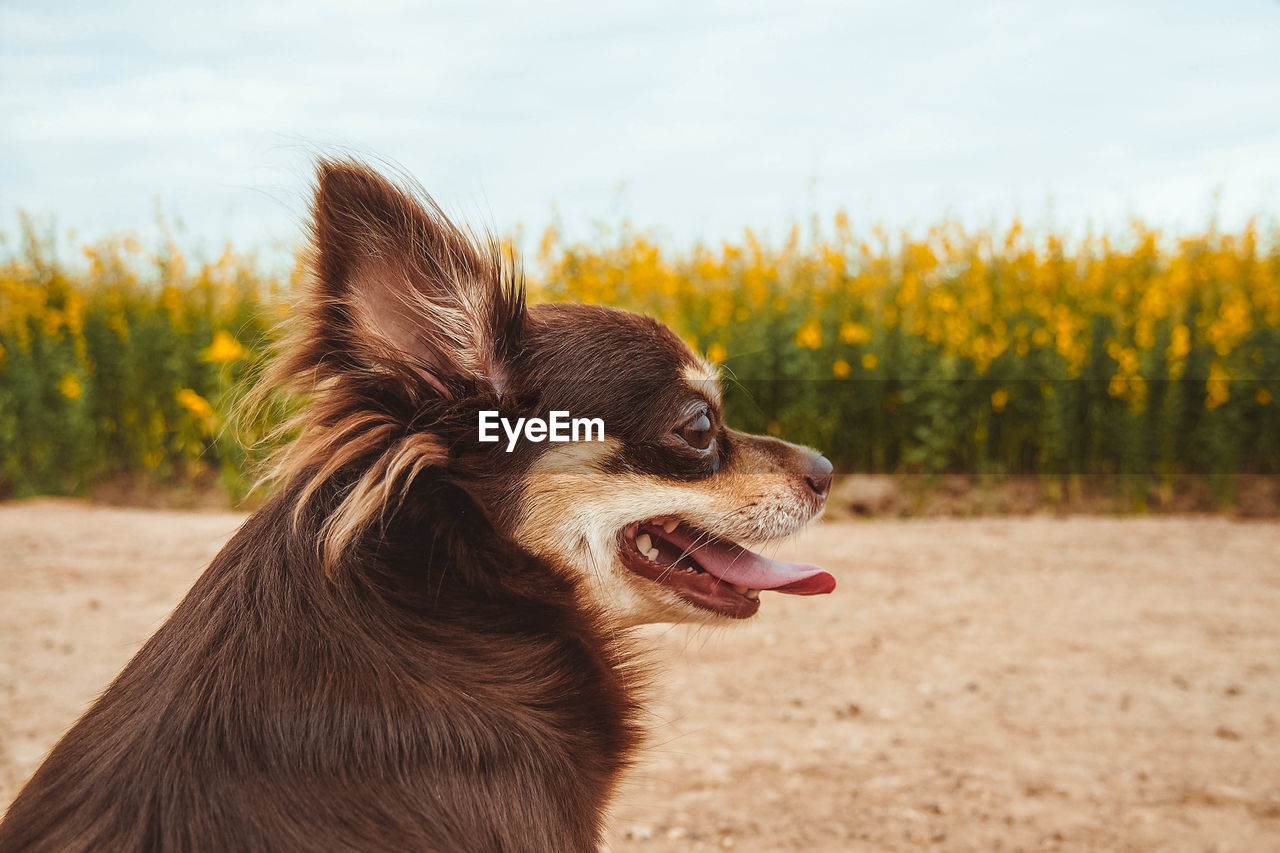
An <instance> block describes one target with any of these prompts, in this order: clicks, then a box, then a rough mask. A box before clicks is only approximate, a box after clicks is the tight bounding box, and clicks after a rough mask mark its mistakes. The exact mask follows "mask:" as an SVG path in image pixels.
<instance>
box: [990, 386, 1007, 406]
mask: <svg viewBox="0 0 1280 853" xmlns="http://www.w3.org/2000/svg"><path fill="white" fill-rule="evenodd" d="M1007 405H1009V392H1008V391H1006V390H1004V389H1003V388H997V389H996V390H994V391H992V392H991V409H992V410H993V411H996V412H1003V411H1004V407H1005V406H1007Z"/></svg>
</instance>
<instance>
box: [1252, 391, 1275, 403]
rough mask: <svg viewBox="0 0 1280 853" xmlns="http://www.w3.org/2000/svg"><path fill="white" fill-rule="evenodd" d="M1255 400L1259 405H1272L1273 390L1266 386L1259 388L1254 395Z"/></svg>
mask: <svg viewBox="0 0 1280 853" xmlns="http://www.w3.org/2000/svg"><path fill="white" fill-rule="evenodd" d="M1253 399H1254V402H1256V403H1257V404H1258V405H1259V406H1269V405H1271V392H1270V391H1268V390H1267V389H1266V388H1259V389H1258V391H1257V393H1255V394H1254V395H1253Z"/></svg>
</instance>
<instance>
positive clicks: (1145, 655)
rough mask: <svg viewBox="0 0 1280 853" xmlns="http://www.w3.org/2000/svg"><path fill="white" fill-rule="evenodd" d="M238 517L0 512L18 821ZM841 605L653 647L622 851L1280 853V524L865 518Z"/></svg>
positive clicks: (2, 792)
mask: <svg viewBox="0 0 1280 853" xmlns="http://www.w3.org/2000/svg"><path fill="white" fill-rule="evenodd" d="M241 518H242V517H241V516H237V515H233V514H209V513H180V512H157V511H141V510H120V509H106V508H97V507H87V506H83V505H80V504H75V503H68V502H52V501H41V502H33V503H25V504H10V505H6V506H0V640H2V642H0V801H4V802H7V801H8V800H9V799H10V798H11V797H12V796H13V795H14V793H15V792H16V790H17V788H18V786H19V785H21V783H22V782H23V780H24V779H25V778H26V777H27V776H28V775H29V774H30V773H31V771H32V770H33V769H34V768H35V766H36V765H37V763H38V762H39V761H40V759H41V756H42V755H43V754H44V752H45V751H46V750H47V749H48V748H49V746H50V745H51V744H52V743H53V741H54V740H55V739H56V738H57V737H58V735H59V734H60V733H61V732H62V731H63V730H64V729H65V728H66V727H67V726H68V725H70V724H71V723H72V722H73V721H74V719H75V718H76V716H77V715H78V714H79V713H80V712H81V711H82V710H83V709H84V708H85V707H86V705H87V703H89V702H90V701H92V699H93V697H94V696H95V695H96V694H97V693H98V692H99V691H100V690H101V689H102V688H103V687H104V686H105V685H106V684H107V682H108V681H109V680H110V679H111V677H112V676H113V675H114V674H115V672H116V671H117V670H118V669H119V668H120V667H121V666H122V665H123V664H124V663H125V661H126V660H127V659H128V658H129V656H130V655H132V654H133V652H134V650H135V649H136V648H137V647H138V645H139V644H141V642H142V641H143V640H144V639H145V638H146V637H147V635H148V634H149V633H150V632H151V631H152V630H153V629H154V628H155V627H156V626H157V625H158V624H159V623H160V622H161V621H162V620H163V619H164V617H165V615H166V614H167V613H168V611H169V610H170V609H171V608H172V607H173V606H174V604H175V603H176V602H177V601H178V599H179V598H180V597H181V596H182V595H183V593H184V592H185V591H186V589H187V587H188V586H189V585H190V584H191V582H192V580H193V579H194V578H195V576H196V575H197V574H198V573H199V571H200V570H201V568H202V567H203V566H204V564H205V563H206V562H207V561H208V559H209V558H210V556H212V554H213V553H214V552H215V551H216V550H217V548H218V546H219V545H220V543H221V542H222V541H223V540H224V539H225V538H226V537H227V535H228V534H230V533H231V531H232V530H233V529H234V528H235V527H236V526H237V525H238V524H239V522H240V520H241ZM788 551H789V552H792V553H795V554H798V555H802V556H803V557H804V558H806V559H809V560H813V561H816V562H821V563H823V564H824V565H826V566H827V567H829V568H830V569H832V570H833V571H834V572H835V573H836V574H837V576H838V578H839V581H840V588H839V589H838V590H837V591H836V593H835V594H834V595H831V596H828V597H825V598H790V597H783V596H777V595H771V594H768V595H766V601H765V603H764V607H763V608H762V612H761V615H760V616H759V617H757V619H756V620H755V621H754V623H753V624H750V625H747V626H743V627H742V628H740V629H735V630H724V631H716V632H707V631H701V632H698V631H686V630H682V629H671V628H653V629H649V630H647V631H646V637H647V638H648V639H649V640H651V641H652V643H653V646H654V654H653V657H654V658H655V660H656V663H657V667H658V671H659V672H661V673H662V678H661V679H660V684H659V687H658V690H657V695H656V696H655V698H654V700H653V701H652V703H651V705H650V714H651V717H652V729H653V734H652V738H651V742H650V745H649V747H648V748H647V750H646V751H645V753H644V755H643V757H642V760H641V763H640V766H639V767H638V768H637V769H636V771H635V772H634V773H633V774H632V776H631V778H630V780H629V782H628V783H627V785H626V786H625V788H624V789H623V790H622V791H621V795H620V797H619V798H618V802H617V805H616V808H615V815H616V817H615V820H614V824H613V829H612V831H611V833H610V841H611V845H612V848H613V849H614V850H615V851H650V850H686V849H691V850H699V849H701V850H715V849H729V848H732V849H735V850H751V851H781V850H797V851H800V850H803V851H837V850H840V851H843V850H895V849H901V850H906V849H914V848H917V847H933V848H934V849H942V850H975V851H977V850H981V851H986V850H1010V851H1012V850H1028V851H1030V850H1134V851H1138V850H1141V851H1151V850H1179V851H1181V850H1186V851H1197V853H1201V851H1261V850H1280V525H1276V524H1268V523H1256V522H1255V523H1240V522H1232V521H1228V520H1223V519H1211V518H1195V519H1189V518H1160V519H1130V520H1115V519H1100V518H1077V519H1067V520H1054V519H1048V518H1023V519H988V520H977V521H961V520H929V521H865V522H842V523H828V524H823V525H819V526H817V527H816V528H814V529H813V530H812V531H810V532H809V533H807V534H806V535H805V537H803V538H802V539H800V540H799V541H797V542H796V543H794V544H793V545H791V546H790V547H789V548H788Z"/></svg>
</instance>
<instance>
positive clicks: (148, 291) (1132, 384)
mask: <svg viewBox="0 0 1280 853" xmlns="http://www.w3.org/2000/svg"><path fill="white" fill-rule="evenodd" d="M263 270H264V265H262V264H259V263H257V262H256V261H255V260H254V258H253V256H251V255H241V254H237V253H235V252H233V251H231V250H228V251H226V252H225V253H223V254H222V255H221V256H220V257H218V258H216V259H209V260H204V261H193V260H191V259H188V258H186V257H184V255H183V253H182V251H181V250H180V249H179V248H178V247H177V246H175V245H173V244H171V243H170V244H166V245H162V246H160V247H159V248H158V249H145V248H144V247H142V246H140V245H139V244H138V243H137V242H136V241H134V240H132V239H129V238H113V239H108V240H105V241H103V242H100V243H96V244H93V245H89V246H82V247H75V248H74V250H67V249H66V247H65V246H64V247H61V249H60V248H59V247H58V246H57V245H56V243H55V241H54V240H52V239H51V238H48V237H47V236H42V235H41V234H39V233H38V230H37V229H34V228H31V227H25V228H24V230H23V233H21V234H20V235H17V239H16V240H14V239H11V240H10V241H9V242H7V243H5V244H4V245H3V246H0V494H6V493H7V494H17V495H26V494H35V493H67V492H71V493H75V492H82V491H85V490H87V489H89V488H90V487H92V486H93V485H94V484H96V483H99V482H101V481H103V480H106V479H110V478H113V477H118V476H121V475H124V476H134V477H136V476H144V477H147V478H151V479H154V480H156V481H161V482H172V481H192V482H196V481H208V480H209V479H210V478H211V477H212V476H213V475H215V474H216V475H217V476H219V477H220V478H221V480H222V482H223V484H224V485H225V486H226V488H227V489H228V491H229V492H230V493H231V495H232V496H233V497H235V496H239V495H240V494H241V493H242V492H243V490H244V488H245V486H246V483H247V482H248V477H249V475H248V473H247V468H248V466H249V459H248V458H247V456H246V454H245V453H244V452H243V451H242V450H241V449H240V447H241V441H242V440H243V439H244V438H245V436H243V435H241V436H237V435H234V434H232V433H231V431H230V430H228V429H227V428H226V427H227V422H228V416H229V414H230V412H231V410H232V408H233V406H234V403H235V402H236V400H237V399H238V398H239V396H240V394H241V393H242V391H243V388H244V384H245V382H246V380H247V379H248V378H250V377H251V376H252V375H253V374H254V373H255V371H256V368H258V367H260V366H261V364H262V362H263V361H264V360H265V359H266V358H268V357H269V350H270V345H271V342H272V334H273V333H272V329H273V327H274V326H275V325H276V324H277V323H278V322H280V321H282V320H284V319H286V318H287V316H288V307H287V306H288V300H289V294H290V291H291V289H292V286H293V284H295V283H296V281H297V278H298V276H299V275H300V273H299V272H297V271H295V272H294V273H292V274H290V275H288V276H273V275H270V274H268V273H266V272H264V271H263ZM526 272H527V274H528V278H529V281H530V297H531V300H533V301H538V300H576V301H584V302H598V303H606V304H611V305H618V306H621V307H626V308H631V309H634V310H639V311H643V312H646V313H650V314H653V315H655V316H657V317H659V318H661V319H663V320H665V321H666V322H668V323H670V324H671V325H672V326H673V327H675V328H676V329H677V330H678V331H679V332H680V333H681V334H682V335H684V336H685V337H686V339H687V340H689V341H690V343H692V344H693V345H694V346H695V347H697V348H698V349H699V350H701V351H702V352H704V353H705V354H706V355H707V357H708V358H710V359H711V360H712V361H715V362H719V363H721V364H723V366H724V368H725V376H726V379H727V380H728V382H727V385H728V388H727V395H728V396H727V402H726V405H727V407H728V409H729V419H730V421H731V422H733V423H735V424H736V425H738V426H741V427H743V428H747V429H752V430H756V431H761V432H771V433H776V434H780V435H784V436H786V437H788V438H789V439H792V440H795V441H801V442H806V443H809V444H813V445H815V446H818V447H821V448H823V449H824V450H825V451H826V452H827V453H828V455H829V456H830V457H831V458H832V459H833V461H835V462H836V464H837V466H838V468H841V469H843V470H846V471H854V470H857V471H885V472H912V473H943V472H957V471H958V472H965V473H979V474H1021V473H1035V474H1045V475H1061V476H1064V477H1071V476H1075V475H1088V474H1120V475H1131V476H1130V478H1129V481H1131V482H1141V483H1147V484H1149V483H1161V482H1166V483H1167V482H1171V481H1172V478H1174V477H1178V476H1183V475H1187V474H1206V475H1212V474H1229V473H1237V472H1253V473H1264V474H1275V473H1280V399H1278V398H1280V231H1275V230H1273V231H1271V232H1267V233H1259V231H1258V229H1257V228H1255V227H1254V226H1249V227H1247V228H1245V229H1244V230H1242V231H1239V232H1236V233H1222V232H1220V231H1218V230H1216V229H1210V230H1208V231H1206V232H1205V233H1202V234H1199V235H1194V236H1183V237H1179V238H1176V239H1175V238H1166V237H1162V236H1161V235H1160V234H1158V233H1156V232H1154V231H1151V230H1149V229H1147V228H1146V227H1144V226H1142V225H1141V224H1137V223H1135V224H1134V225H1133V226H1132V227H1131V228H1130V229H1129V230H1127V231H1126V232H1124V233H1119V234H1111V235H1093V236H1089V237H1085V238H1081V239H1078V240H1067V239H1066V238H1064V237H1062V236H1059V235H1055V234H1032V233H1028V232H1026V231H1024V229H1023V228H1022V227H1021V226H1020V225H1018V224H1016V223H1015V224H1014V226H1013V227H1012V228H1010V229H1009V230H1008V231H1007V232H1005V233H992V232H990V231H971V230H965V229H964V228H962V227H960V226H958V225H954V224H944V225H940V226H938V227H935V228H933V229H931V230H929V231H928V232H927V233H925V234H922V235H906V236H899V237H894V236H890V235H888V234H885V233H882V232H880V231H872V232H871V233H869V234H867V235H856V234H854V233H853V232H852V230H851V229H850V226H849V223H848V220H847V219H846V218H845V217H843V216H837V217H836V220H835V222H834V223H833V226H832V227H831V228H830V229H826V230H825V231H824V230H823V229H819V228H816V227H815V229H814V232H813V234H811V235H809V236H804V235H802V233H801V229H799V228H795V229H793V230H792V232H791V233H790V235H789V236H788V237H787V239H786V240H785V241H782V242H780V243H777V242H775V243H769V242H766V241H762V240H760V239H758V238H757V237H756V236H755V235H753V234H752V233H751V232H750V231H748V232H746V233H745V235H744V236H743V238H742V239H741V240H739V241H733V242H729V243H725V244H723V245H720V246H716V247H706V246H697V247H694V248H689V249H682V250H673V249H671V248H670V247H668V246H665V245H662V244H659V243H657V242H655V241H654V240H653V239H651V238H650V237H648V236H646V235H644V234H641V233H635V232H631V231H623V232H622V233H621V234H618V235H614V236H611V237H601V238H599V239H597V240H596V241H594V242H592V243H589V244H566V243H565V242H563V241H562V240H561V239H560V238H559V237H558V235H557V234H556V233H555V232H554V231H548V232H547V233H546V234H545V235H544V237H543V240H542V242H541V246H540V248H539V250H538V252H537V257H536V259H533V260H531V261H530V262H529V263H528V265H527V269H526ZM250 437H251V436H250Z"/></svg>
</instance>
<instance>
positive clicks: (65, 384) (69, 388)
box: [58, 373, 84, 400]
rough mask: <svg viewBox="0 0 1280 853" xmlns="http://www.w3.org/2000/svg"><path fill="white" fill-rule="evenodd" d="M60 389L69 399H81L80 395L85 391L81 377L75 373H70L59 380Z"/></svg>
mask: <svg viewBox="0 0 1280 853" xmlns="http://www.w3.org/2000/svg"><path fill="white" fill-rule="evenodd" d="M58 390H59V391H60V392H61V393H62V396H64V397H66V398H67V399H68V400H79V399H80V395H81V394H83V393H84V389H83V388H82V387H81V386H80V377H78V376H76V375H75V374H74V373H68V374H67V375H66V376H64V377H62V379H61V380H59V382H58Z"/></svg>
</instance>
